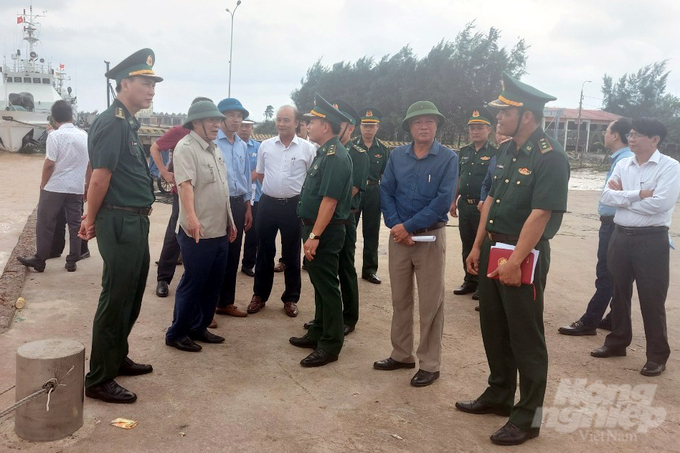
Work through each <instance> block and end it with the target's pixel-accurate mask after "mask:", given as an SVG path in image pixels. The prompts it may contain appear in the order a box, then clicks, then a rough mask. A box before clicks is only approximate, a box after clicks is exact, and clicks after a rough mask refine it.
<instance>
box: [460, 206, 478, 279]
mask: <svg viewBox="0 0 680 453" xmlns="http://www.w3.org/2000/svg"><path fill="white" fill-rule="evenodd" d="M479 216H480V213H479V210H478V209H477V203H475V204H469V203H468V201H467V198H464V197H461V198H460V199H459V201H458V230H459V232H460V242H461V244H462V249H463V253H462V255H463V271H464V272H465V283H469V284H472V285H475V286H477V283H478V282H479V279H478V278H477V276H476V275H472V274H471V273H469V272H468V271H467V266H466V265H465V260H466V259H467V256H468V255H469V254H470V251H471V250H472V246H473V244H474V243H475V236H477V227H478V226H479Z"/></svg>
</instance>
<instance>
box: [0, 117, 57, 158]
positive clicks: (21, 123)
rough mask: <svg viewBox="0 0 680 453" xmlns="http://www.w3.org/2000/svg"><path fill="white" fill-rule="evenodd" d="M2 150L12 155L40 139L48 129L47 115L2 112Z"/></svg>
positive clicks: (0, 141)
mask: <svg viewBox="0 0 680 453" xmlns="http://www.w3.org/2000/svg"><path fill="white" fill-rule="evenodd" d="M0 113H2V115H0V149H2V150H4V151H9V152H12V153H16V152H19V151H20V150H21V148H23V147H24V146H26V145H27V144H30V143H32V141H33V140H35V139H38V138H39V137H40V136H41V135H42V134H43V133H44V132H45V130H46V129H47V124H48V123H47V115H46V114H44V113H36V112H23V111H7V110H5V111H2V112H0Z"/></svg>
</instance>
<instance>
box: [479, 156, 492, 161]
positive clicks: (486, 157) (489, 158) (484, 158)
mask: <svg viewBox="0 0 680 453" xmlns="http://www.w3.org/2000/svg"><path fill="white" fill-rule="evenodd" d="M479 160H491V157H490V156H482V157H480V158H479Z"/></svg>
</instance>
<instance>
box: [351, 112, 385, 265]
mask: <svg viewBox="0 0 680 453" xmlns="http://www.w3.org/2000/svg"><path fill="white" fill-rule="evenodd" d="M359 114H360V115H361V122H362V123H363V124H366V123H380V118H381V117H382V114H381V113H380V111H379V110H378V109H376V108H366V109H363V110H361V111H360V112H359ZM350 143H351V144H353V145H356V146H358V147H359V148H361V149H363V150H365V151H366V154H367V155H368V158H369V161H370V166H369V169H368V183H367V184H368V186H367V187H366V192H365V193H364V194H363V195H362V197H361V203H360V204H359V211H358V212H357V213H356V221H357V224H358V223H359V219H360V218H361V215H362V214H363V216H364V220H363V222H362V234H363V236H364V250H363V262H362V265H361V275H362V277H367V276H370V275H375V274H376V273H377V272H378V242H379V237H380V213H381V211H380V185H379V184H380V178H382V175H383V173H384V172H385V168H386V167H387V159H389V157H390V148H389V147H388V146H387V145H386V144H385V143H384V142H382V141H381V140H379V139H378V138H377V137H376V138H374V139H373V143H372V144H371V146H370V147H366V145H365V144H364V141H363V140H362V138H361V135H360V136H358V137H356V138H355V139H353V140H352V141H351V142H350Z"/></svg>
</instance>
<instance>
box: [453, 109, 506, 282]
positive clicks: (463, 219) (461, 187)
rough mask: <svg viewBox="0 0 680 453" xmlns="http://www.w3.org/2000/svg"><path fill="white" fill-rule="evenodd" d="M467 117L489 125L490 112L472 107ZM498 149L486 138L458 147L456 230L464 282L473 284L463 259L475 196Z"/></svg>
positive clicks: (471, 233) (475, 213) (475, 217)
mask: <svg viewBox="0 0 680 453" xmlns="http://www.w3.org/2000/svg"><path fill="white" fill-rule="evenodd" d="M467 116H468V118H469V119H468V126H470V125H472V124H486V125H488V126H491V125H492V124H493V115H491V113H490V112H489V111H488V110H487V109H485V108H483V107H478V108H475V109H472V110H471V111H470V112H469V114H468V115H467ZM497 152H498V145H496V144H494V143H491V142H490V141H488V140H487V142H486V143H484V145H483V146H482V147H481V148H480V149H476V148H475V144H474V143H470V144H469V145H467V146H464V147H462V148H461V149H460V152H459V153H458V195H460V199H459V200H458V230H459V232H460V241H461V243H462V252H463V253H462V257H463V271H464V272H465V281H464V285H465V284H468V285H472V286H474V287H475V288H476V287H477V282H478V279H477V276H476V275H473V274H470V273H469V272H468V271H467V266H466V264H465V260H466V259H467V256H468V255H469V254H470V251H471V250H472V246H473V244H474V243H475V236H476V235H477V227H478V226H479V215H480V213H479V209H477V205H478V204H479V196H480V193H481V191H482V182H483V181H484V177H485V176H486V172H487V170H488V169H489V163H490V162H491V159H492V158H493V157H494V156H495V155H496V153H497Z"/></svg>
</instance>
